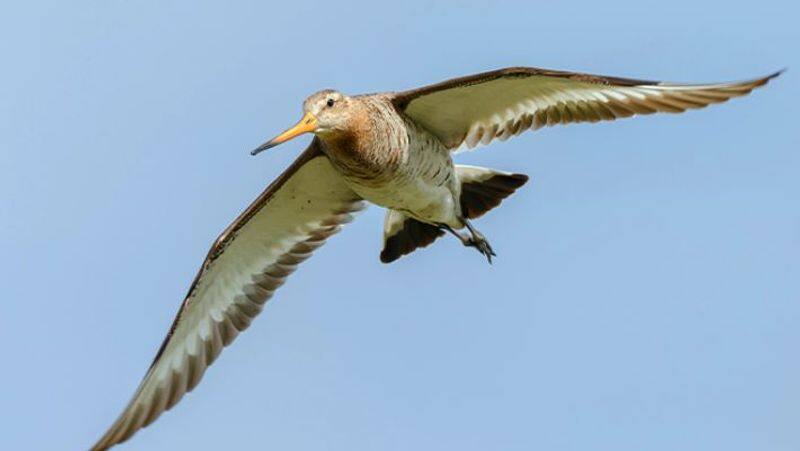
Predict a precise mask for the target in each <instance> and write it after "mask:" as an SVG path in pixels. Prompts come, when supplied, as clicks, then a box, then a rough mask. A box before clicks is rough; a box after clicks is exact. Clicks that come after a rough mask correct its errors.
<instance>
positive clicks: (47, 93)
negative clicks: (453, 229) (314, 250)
mask: <svg viewBox="0 0 800 451" xmlns="http://www.w3.org/2000/svg"><path fill="white" fill-rule="evenodd" d="M226 3H227V2H226ZM555 3H558V4H555ZM797 19H798V9H797V7H796V5H795V3H794V2H790V1H788V0H787V1H783V2H771V1H760V2H757V3H755V4H754V3H753V2H731V1H724V2H723V1H713V2H700V1H677V2H668V3H665V2H659V3H656V4H652V5H650V4H646V3H644V2H640V1H636V2H633V1H631V2H591V6H579V5H577V4H574V2H534V1H530V0H529V1H521V2H515V3H513V4H502V3H495V2H488V1H487V2H478V1H472V2H467V3H462V4H458V5H456V4H444V3H440V2H436V3H434V2H430V3H427V2H402V3H401V2H399V1H397V2H394V3H392V4H382V3H379V2H368V3H363V4H349V3H343V2H334V1H325V2H316V1H291V2H281V3H277V2H273V3H272V4H267V2H255V1H254V2H240V3H228V4H227V5H226V6H222V2H220V3H219V4H217V5H213V4H205V3H197V2H188V1H187V2H163V1H148V2H134V1H99V0H98V1H93V2H88V1H87V2H49V3H42V2H14V3H13V4H11V3H10V2H5V3H4V4H3V6H2V7H1V8H0V57H2V70H0V193H2V194H0V196H1V197H0V199H2V201H1V202H0V236H1V237H0V251H1V252H2V259H0V286H2V304H0V307H1V308H2V314H0V342H1V343H3V351H4V352H3V354H4V355H3V364H2V371H0V408H2V417H3V420H2V422H0V449H9V450H10V449H14V450H56V449H65V450H66V449H85V448H87V447H88V446H89V445H91V444H92V443H93V442H94V441H95V439H97V438H98V437H99V436H100V434H101V433H102V432H103V431H104V430H105V428H106V427H107V426H108V425H109V424H110V423H111V421H112V420H113V419H114V418H115V417H116V416H117V414H118V413H119V411H120V409H121V408H122V407H123V405H124V404H125V403H126V402H127V401H128V398H129V396H130V395H131V394H132V392H133V390H134V388H135V387H136V385H137V384H138V382H139V379H140V377H141V376H142V375H143V373H144V371H145V369H146V368H147V366H148V364H149V362H150V359H151V358H152V357H153V355H154V353H155V351H156V348H157V347H158V345H159V344H160V342H161V340H162V337H163V335H164V333H165V331H166V330H167V328H168V326H169V324H170V322H171V321H172V316H173V314H174V313H175V311H176V309H177V307H178V304H179V303H180V301H181V299H182V296H183V295H184V293H185V291H186V289H187V287H188V284H189V282H190V281H191V279H192V277H193V276H194V273H195V271H196V269H197V268H198V266H199V264H200V262H201V261H202V259H203V257H204V255H205V253H206V251H207V249H208V246H209V245H210V244H211V242H212V240H213V239H214V238H215V236H216V234H217V233H218V232H219V231H221V230H222V229H223V228H224V227H225V226H226V225H227V223H228V222H229V221H230V220H231V219H232V218H233V217H234V216H235V215H236V214H237V213H238V212H239V211H240V210H241V209H243V208H244V207H245V206H246V205H247V204H248V203H249V202H250V200H251V199H252V198H254V197H255V196H256V194H257V193H258V192H260V191H261V189H262V188H263V187H264V186H265V185H266V184H267V183H268V182H269V181H270V180H272V179H273V178H274V177H275V176H276V175H277V174H278V173H279V172H281V170H282V169H283V168H285V167H286V166H287V165H288V164H289V163H290V161H291V160H292V159H293V158H295V156H296V155H297V154H298V153H299V151H300V150H301V149H302V148H303V147H304V146H305V145H306V143H307V142H308V138H303V139H298V140H297V141H295V142H292V143H290V144H287V145H284V146H282V147H280V148H277V149H275V150H274V151H271V152H269V153H267V154H264V155H261V156H260V157H258V158H253V157H250V156H249V155H248V153H247V152H248V151H249V150H250V149H251V148H252V147H254V146H255V145H257V144H259V143H261V142H262V141H263V140H264V139H266V138H268V137H271V136H272V135H274V134H275V133H276V132H278V131H280V130H282V129H283V128H285V127H286V126H287V125H290V124H291V123H293V122H294V121H295V120H297V118H298V117H299V113H300V105H301V102H302V100H303V99H304V98H305V96H306V95H308V94H310V93H311V92H314V91H316V90H317V89H320V88H325V87H335V88H338V89H341V90H343V91H345V92H349V93H359V92H372V91H380V90H399V89H405V88H410V87H414V86H418V85H421V84H425V83H431V82H436V81H440V80H442V79H445V78H449V77H452V76H459V75H464V74H469V73H472V72H477V71H483V70H488V69H493V68H498V67H502V66H508V65H536V66H542V67H549V68H557V69H570V70H582V71H588V72H596V73H606V74H611V75H620V76H632V77H641V78H656V79H667V80H675V81H716V80H731V79H742V78H747V77H752V76H758V75H763V74H766V73H769V72H771V71H773V70H776V69H779V68H781V67H785V66H788V67H789V68H790V71H789V72H787V73H786V74H785V75H784V76H783V77H781V78H780V79H778V80H777V81H776V82H775V83H774V84H771V85H770V86H769V87H768V88H767V89H764V90H760V91H758V92H756V93H754V95H752V96H750V97H747V98H744V99H739V100H736V101H732V102H730V103H728V104H725V105H721V106H716V107H713V108H709V109H707V110H703V111H699V112H691V113H688V114H685V115H681V116H671V115H664V116H659V117H645V118H639V119H636V120H627V121H621V122H617V123H605V124H602V125H592V126H589V125H577V126H571V127H561V128H552V129H547V130H544V131H540V132H537V133H530V134H527V135H525V136H523V137H520V138H517V139H515V140H512V141H509V142H506V143H498V144H495V145H493V146H492V147H490V148H484V149H482V150H480V151H478V152H475V153H471V154H465V155H463V156H461V157H460V158H459V161H461V162H468V163H472V164H481V165H486V166H492V167H497V168H501V169H508V170H514V171H519V172H524V173H527V174H530V175H531V176H532V177H533V180H532V182H531V183H530V184H529V185H528V186H526V187H525V189H523V190H522V191H521V192H520V193H518V194H517V195H515V196H514V197H513V198H512V199H511V200H510V201H508V202H507V203H505V204H504V205H503V208H502V209H500V210H497V211H495V212H492V213H491V214H489V215H488V216H487V217H486V218H485V219H482V220H480V221H479V227H480V229H481V230H482V231H483V232H484V233H485V234H486V235H487V236H488V237H489V238H490V239H491V242H492V244H493V245H494V247H495V249H496V250H497V252H498V254H499V256H498V258H497V261H496V264H495V265H494V266H492V267H489V266H488V265H486V263H485V261H484V260H483V259H482V258H481V257H480V256H479V255H478V254H477V253H475V252H474V251H473V250H469V249H465V248H463V247H462V246H461V245H460V244H458V243H456V242H455V240H453V239H447V240H442V242H440V243H437V244H436V245H435V246H433V247H431V248H429V249H425V250H423V251H421V252H418V253H415V254H414V255H413V256H411V257H409V258H405V259H403V260H401V261H399V262H397V263H396V264H393V265H389V266H385V265H381V264H380V263H379V262H378V252H379V250H380V229H381V221H382V215H383V211H382V210H381V209H380V208H372V209H370V210H369V211H368V212H367V213H366V214H364V215H363V216H362V217H361V218H360V219H359V220H358V221H357V222H355V223H354V224H353V225H352V226H350V227H348V228H347V229H346V230H345V231H344V232H343V233H342V234H341V235H339V236H337V237H336V239H334V240H332V242H330V243H329V245H327V246H325V247H324V248H323V249H321V251H320V252H319V253H318V254H317V255H316V256H315V257H314V258H313V259H311V260H310V261H309V262H308V263H307V264H305V265H304V266H303V267H302V268H301V269H300V270H299V272H298V273H297V274H296V275H295V276H294V277H292V278H291V279H290V280H289V282H288V283H287V284H286V286H285V287H284V288H282V289H281V290H280V291H279V292H278V294H277V295H276V297H275V298H274V299H273V301H271V303H270V304H269V305H268V308H267V309H266V311H265V313H264V314H263V315H262V316H261V317H259V319H258V320H257V321H256V322H255V324H254V327H252V328H251V329H250V330H249V331H248V332H247V333H245V334H243V335H242V336H241V337H240V338H239V339H238V340H237V342H236V343H235V345H234V346H232V347H231V348H229V349H228V350H227V352H225V353H223V355H222V357H221V359H220V360H219V361H218V362H217V364H215V366H214V367H213V368H212V369H211V370H210V371H209V372H208V373H207V374H206V377H205V379H204V380H203V383H202V384H201V385H200V386H199V387H198V388H197V389H196V390H195V392H193V393H192V394H191V395H189V396H188V397H187V398H185V399H184V401H183V402H182V403H181V404H180V405H179V406H178V407H177V408H176V409H174V410H173V411H171V412H169V413H167V414H165V415H164V416H162V417H161V418H160V419H159V421H158V422H157V423H155V424H154V425H153V426H151V427H149V428H147V429H145V430H143V431H141V432H140V433H138V434H137V435H136V436H135V437H134V439H133V440H132V441H130V442H128V443H127V444H126V445H125V446H121V447H120V448H119V449H121V450H122V449H125V450H181V449H192V450H218V449H265V450H443V449H444V450H447V449H453V450H492V449H498V450H611V451H620V450H631V451H634V450H635V451H641V450H647V451H654V450H665V451H667V450H668V451H675V450H680V451H686V450H704V451H706V450H726V451H733V450H759V451H763V450H797V449H800V426H798V425H800V382H798V381H800V265H799V264H798V263H800V261H799V259H798V256H799V255H800V254H799V253H798V251H800V203H799V202H798V198H800V179H799V178H798V170H799V169H800V146H799V145H798V144H800V142H799V141H800V140H798V137H799V135H800V134H799V133H798V120H800V118H799V116H798V108H797V102H798V100H800V99H799V98H798V94H800V90H799V89H798V84H797V81H796V80H797V78H796V76H797V72H795V71H793V70H791V69H796V68H800V59H799V58H798V55H800V53H798V51H797V45H798V42H800V32H798V31H797V30H798V27H797Z"/></svg>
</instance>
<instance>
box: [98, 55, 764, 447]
mask: <svg viewBox="0 0 800 451" xmlns="http://www.w3.org/2000/svg"><path fill="white" fill-rule="evenodd" d="M778 75H779V73H774V74H772V75H769V76H767V77H763V78H758V79H754V80H749V81H744V82H738V83H714V84H698V85H686V84H672V83H660V82H652V81H644V80H632V79H626V78H617V77H604V76H597V75H588V74H579V73H571V72H562V71H555V70H546V69H536V68H525V67H519V68H508V69H502V70H497V71H492V72H485V73H481V74H477V75H471V76H468V77H462V78H456V79H453V80H449V81H445V82H442V83H438V84H435V85H430V86H426V87H422V88H419V89H413V90H410V91H405V92H399V93H381V94H371V95H359V96H347V95H345V94H342V93H340V92H337V91H333V90H324V91H320V92H318V93H316V94H313V95H312V96H310V97H309V98H308V99H306V101H305V102H304V103H303V112H304V116H303V118H302V119H301V120H300V122H298V123H297V125H295V126H294V127H292V128H290V129H288V130H287V131H285V132H283V133H282V134H280V135H278V136H277V137H276V138H274V139H272V140H271V141H268V142H266V143H264V144H263V145H261V146H260V147H258V148H257V149H255V150H254V151H253V152H252V153H253V155H255V154H257V153H259V152H261V151H263V150H266V149H269V148H270V147H274V146H276V145H278V144H280V143H283V142H286V141H288V140H290V139H292V138H294V137H296V136H298V135H301V134H303V133H313V134H314V135H315V137H314V139H313V140H312V141H311V144H310V145H309V147H308V148H307V149H306V150H305V151H304V152H303V153H302V154H301V155H300V157H299V158H298V159H297V160H296V161H295V162H294V163H293V164H292V165H291V166H290V167H289V168H288V169H287V170H286V171H285V172H284V173H283V174H281V175H280V177H278V179H277V180H275V181H274V182H272V183H271V184H270V185H269V186H268V187H267V189H266V190H265V191H264V192H263V193H262V194H261V195H260V196H259V197H258V198H257V199H256V200H255V201H254V202H253V203H252V204H251V205H250V206H249V207H247V209H245V210H244V212H243V213H242V214H241V215H240V216H239V217H238V218H236V220H235V221H234V222H233V223H232V224H231V225H230V226H228V228H227V229H225V231H223V232H222V234H221V235H220V237H219V238H218V239H217V240H216V241H215V242H214V244H213V245H212V246H211V250H210V251H209V252H208V256H207V257H206V260H205V262H203V265H202V267H201V268H200V271H199V273H198V274H197V276H196V277H195V279H194V282H192V285H191V287H190V288H189V292H188V294H187V295H186V298H185V299H184V301H183V303H182V304H181V307H180V310H179V311H178V314H177V316H176V318H175V321H174V322H173V324H172V327H171V328H170V330H169V333H168V334H167V337H166V339H165V340H164V343H163V344H162V345H161V348H160V349H159V350H158V353H157V354H156V357H155V359H154V361H153V363H152V364H151V366H150V368H149V370H148V371H147V374H145V377H144V380H143V381H142V382H141V384H140V385H139V388H138V389H137V390H136V393H135V394H134V396H133V399H132V400H131V401H130V403H129V404H128V406H127V407H126V408H125V410H124V411H123V412H122V414H121V415H120V417H119V418H118V419H117V420H116V422H114V424H113V425H112V426H111V428H110V429H109V430H108V432H106V434H105V435H104V436H103V437H102V438H101V439H100V440H99V441H98V442H97V444H95V446H94V447H93V448H92V449H94V450H104V449H107V448H109V447H111V446H113V445H115V444H117V443H120V442H122V441H125V440H127V439H128V438H129V437H130V436H131V435H133V434H134V433H135V432H136V431H137V430H139V429H140V428H142V427H144V426H147V425H148V424H150V423H152V422H153V421H154V420H155V419H156V418H158V416H159V415H160V414H161V413H162V412H164V411H165V410H168V409H169V408H171V407H172V406H174V405H175V404H176V403H177V402H178V401H179V400H180V399H181V397H183V395H184V394H185V393H186V392H187V391H190V390H192V389H193V388H194V387H195V386H196V385H197V383H198V382H199V381H200V378H201V377H202V375H203V373H204V372H205V370H206V368H207V367H208V366H209V365H210V364H211V363H212V362H213V361H214V359H215V358H216V357H217V355H218V354H219V352H220V351H221V350H222V348H223V347H224V346H226V345H227V344H229V343H230V342H231V341H232V340H233V339H234V337H236V335H237V334H238V333H239V332H241V331H242V330H244V329H245V328H247V326H249V325H250V321H251V320H252V319H253V318H254V317H255V316H256V315H257V314H258V313H259V312H260V311H261V309H262V307H263V305H264V303H265V302H266V301H267V299H269V298H270V297H271V296H272V294H273V292H274V291H275V290H276V289H277V288H278V287H279V286H280V285H281V284H282V283H283V281H284V280H285V279H286V277H287V276H288V275H289V274H291V273H292V272H293V271H294V270H295V268H296V267H297V265H298V264H299V263H300V262H302V261H303V260H305V259H306V258H308V257H309V256H311V253H312V252H313V251H314V249H316V248H318V247H319V246H321V245H322V244H323V242H324V241H325V240H326V239H327V238H328V237H330V236H331V235H333V234H335V233H336V232H337V231H338V230H339V229H340V228H341V226H342V225H343V224H345V223H346V222H348V221H350V220H351V219H352V214H353V213H355V212H357V211H358V210H361V209H362V208H363V206H364V201H368V202H371V203H374V204H377V205H380V206H383V207H385V208H386V209H387V214H386V221H385V224H384V229H383V236H384V247H383V250H382V251H381V254H380V258H381V261H383V262H385V263H388V262H391V261H394V260H396V259H397V258H399V257H401V256H402V255H405V254H408V253H409V252H412V251H413V250H415V249H416V248H419V247H424V246H427V245H428V244H430V243H432V242H433V241H434V240H436V239H437V238H438V237H440V236H442V235H444V234H445V232H449V233H452V234H453V235H455V236H456V237H458V238H459V239H460V240H461V242H462V243H464V244H465V245H467V246H471V247H474V248H476V249H477V250H478V251H479V252H481V253H482V254H483V255H485V256H486V258H488V259H489V262H491V258H492V256H494V255H495V254H494V251H493V250H492V248H491V246H489V243H488V242H487V241H486V238H485V237H484V236H483V235H482V234H480V233H479V232H478V231H477V230H476V229H475V227H473V226H472V224H471V223H470V219H474V218H477V217H479V216H481V215H483V214H484V213H486V212H487V211H489V210H491V209H492V208H494V207H496V206H498V205H499V204H500V202H501V201H502V200H503V199H504V198H506V197H507V196H509V195H510V194H511V193H513V192H514V191H515V190H516V189H517V188H519V187H520V186H522V185H523V184H524V183H525V182H526V181H527V180H528V177H527V176H525V175H522V174H512V173H508V172H503V171H498V170H494V169H487V168H480V167H470V166H460V165H454V164H453V161H452V159H451V154H452V153H453V152H454V151H456V150H457V149H459V148H462V147H467V148H471V147H475V146H476V145H478V144H488V143H489V142H490V141H492V140H493V139H495V138H497V139H500V140H505V139H507V138H509V137H510V136H514V135H518V134H520V133H522V132H523V131H525V130H536V129H538V128H540V127H543V126H550V125H555V124H566V123H570V122H598V121H601V120H613V119H617V118H621V117H629V116H633V115H636V114H650V113H655V112H669V113H679V112H683V111H685V110H687V109H692V108H702V107H705V106H706V105H709V104H712V103H720V102H724V101H726V100H728V99H730V98H732V97H738V96H742V95H745V94H747V93H749V92H750V91H752V90H753V89H754V88H756V87H759V86H762V85H764V84H766V83H767V82H768V81H769V80H770V79H772V78H774V77H776V76H778ZM465 228H466V233H463V232H461V231H460V230H462V229H465Z"/></svg>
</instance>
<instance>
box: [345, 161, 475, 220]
mask: <svg viewBox="0 0 800 451" xmlns="http://www.w3.org/2000/svg"><path fill="white" fill-rule="evenodd" d="M449 170H450V171H452V175H451V177H452V178H455V171H453V168H452V166H451V167H450V168H449ZM347 181H348V184H349V185H350V187H351V188H352V189H353V191H355V192H356V193H357V194H358V195H359V196H361V197H363V198H364V199H366V200H368V201H370V202H372V203H374V204H377V205H380V206H382V207H385V208H391V209H392V210H397V211H401V212H403V213H405V214H407V215H409V216H411V217H413V218H415V219H418V220H420V221H423V222H427V223H431V224H448V225H450V226H452V227H460V223H461V221H459V220H458V219H457V218H458V209H457V205H456V202H455V196H456V195H457V194H458V193H454V192H453V190H452V187H453V186H454V185H455V184H453V183H444V184H442V185H439V184H437V183H431V181H430V180H428V179H427V178H425V177H411V178H406V177H402V178H393V179H390V180H388V181H387V182H386V183H382V184H380V185H371V184H370V185H366V184H362V183H360V182H359V180H354V179H347Z"/></svg>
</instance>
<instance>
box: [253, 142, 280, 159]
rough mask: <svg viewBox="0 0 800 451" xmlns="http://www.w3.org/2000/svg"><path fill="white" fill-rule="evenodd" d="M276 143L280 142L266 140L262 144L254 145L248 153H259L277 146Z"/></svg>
mask: <svg viewBox="0 0 800 451" xmlns="http://www.w3.org/2000/svg"><path fill="white" fill-rule="evenodd" d="M278 144H280V143H276V142H275V141H267V142H265V143H264V144H262V145H260V146H258V147H256V148H255V149H253V150H251V151H250V155H253V156H255V155H258V154H260V153H261V152H263V151H265V150H267V149H271V148H273V147H275V146H277V145H278Z"/></svg>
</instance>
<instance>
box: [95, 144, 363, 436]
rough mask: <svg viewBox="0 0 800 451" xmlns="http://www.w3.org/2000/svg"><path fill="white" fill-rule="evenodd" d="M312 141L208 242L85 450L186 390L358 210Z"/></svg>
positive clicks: (127, 430)
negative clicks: (126, 396) (179, 298)
mask: <svg viewBox="0 0 800 451" xmlns="http://www.w3.org/2000/svg"><path fill="white" fill-rule="evenodd" d="M319 146H320V143H319V141H318V140H317V139H316V138H315V139H314V141H313V142H312V144H311V146H309V148H308V149H306V151H305V152H303V154H302V155H301V156H300V157H299V158H298V159H297V160H296V161H295V162H294V163H293V164H292V166H290V167H289V168H288V169H287V170H286V171H285V172H284V173H283V174H281V176H280V177H278V179H277V180H275V181H274V182H273V183H272V184H271V185H270V186H269V187H268V188H267V189H266V190H265V191H264V192H263V193H262V194H261V195H260V196H259V197H258V198H257V199H256V200H255V202H253V203H252V204H251V205H250V206H249V207H248V208H247V209H246V210H245V211H244V212H243V213H242V214H241V215H240V216H239V217H238V218H237V219H236V220H235V221H234V222H233V224H231V225H230V226H229V227H228V228H227V229H226V230H225V231H224V232H223V233H222V235H220V237H219V238H218V239H217V241H216V242H215V243H214V245H213V246H212V247H211V250H210V251H209V253H208V257H207V258H206V260H205V262H204V263H203V266H202V267H201V269H200V272H199V273H198V274H197V277H196V278H195V280H194V282H193V283H192V286H191V288H190V289H189V293H188V295H187V296H186V299H185V300H184V301H183V304H182V305H181V307H180V310H179V311H178V315H177V316H176V318H175V321H174V323H173V324H172V327H171V328H170V331H169V333H168V334H167V338H166V339H165V340H164V343H163V344H162V345H161V349H159V351H158V353H157V355H156V358H155V360H154V361H153V363H152V365H151V366H150V369H149V370H148V371H147V374H146V375H145V376H144V380H143V381H142V383H141V385H139V388H138V389H137V390H136V393H135V394H134V396H133V399H132V400H131V401H130V403H129V404H128V406H127V407H126V408H125V410H124V411H123V412H122V414H121V415H120V417H119V418H118V419H117V421H116V422H114V424H113V425H112V426H111V428H110V429H109V430H108V432H106V434H105V435H104V436H103V437H102V438H101V439H100V441H98V442H97V444H95V446H94V447H93V448H92V449H93V450H104V449H107V448H109V447H111V446H113V445H115V444H117V443H120V442H122V441H125V440H127V439H128V438H129V437H130V436H131V435H133V434H134V433H135V432H136V431H137V430H139V429H140V428H142V427H144V426H147V425H148V424H150V423H152V422H153V421H154V420H155V419H156V418H158V416H159V415H160V414H161V413H162V412H164V411H165V410H168V409H170V408H171V407H172V406H174V405H175V404H176V403H177V402H178V401H179V400H180V399H181V397H183V395H184V394H185V393H186V392H188V391H190V390H192V388H194V387H195V386H196V385H197V383H198V382H200V378H201V377H202V376H203V373H204V372H205V370H206V368H207V367H208V366H209V365H211V363H212V362H213V361H214V359H215V358H216V357H217V355H219V353H220V351H221V350H222V348H223V347H224V346H226V345H228V344H229V343H230V342H231V341H233V339H234V338H235V337H236V335H237V334H238V333H239V332H241V331H242V330H244V329H246V328H247V326H249V325H250V321H251V320H252V319H253V318H254V317H255V316H256V315H257V314H258V313H259V312H260V311H261V309H262V307H263V306H264V303H265V302H266V301H267V299H269V298H270V297H271V296H272V293H273V292H274V291H275V290H276V289H277V288H278V287H279V286H280V285H281V284H282V283H283V281H284V279H285V278H286V277H287V276H288V275H289V274H291V273H292V272H293V271H294V270H295V268H296V267H297V265H298V264H299V263H300V262H302V261H303V260H305V259H306V258H308V257H309V256H310V255H311V253H312V252H313V251H314V249H316V248H318V247H319V246H321V245H322V244H323V243H324V241H325V239H326V238H328V237H329V236H331V235H333V234H335V233H336V232H337V231H339V229H340V228H341V226H342V224H345V223H347V222H349V221H350V220H351V219H352V215H351V213H353V212H356V211H358V210H360V209H362V208H363V203H362V202H361V200H360V198H359V197H358V196H357V195H356V194H355V193H354V192H353V191H351V190H350V189H349V188H348V187H347V185H346V184H345V182H344V180H343V179H342V178H341V177H340V176H339V174H338V172H336V170H335V169H334V168H333V167H332V166H331V163H330V161H329V160H328V157H327V156H325V155H324V154H323V153H322V152H321V151H320V149H319Z"/></svg>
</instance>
